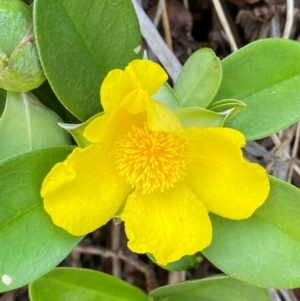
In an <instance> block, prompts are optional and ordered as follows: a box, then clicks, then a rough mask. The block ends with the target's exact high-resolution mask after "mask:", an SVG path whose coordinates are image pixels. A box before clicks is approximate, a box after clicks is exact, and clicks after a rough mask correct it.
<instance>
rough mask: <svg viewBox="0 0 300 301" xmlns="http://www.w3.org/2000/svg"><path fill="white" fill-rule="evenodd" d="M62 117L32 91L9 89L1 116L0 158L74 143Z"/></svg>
mask: <svg viewBox="0 0 300 301" xmlns="http://www.w3.org/2000/svg"><path fill="white" fill-rule="evenodd" d="M61 121H62V120H61V119H60V117H59V116H58V115H56V113H54V112H53V111H51V110H50V109H48V108H47V107H45V106H44V105H43V104H42V103H41V102H40V101H39V100H38V99H37V98H36V97H35V96H34V95H33V94H32V93H30V92H27V93H18V92H7V101H6V106H5V109H4V112H3V115H2V117H1V119H0V141H1V143H0V161H1V160H3V159H6V158H9V157H12V156H15V155H18V154H21V153H25V152H29V151H32V150H36V149H40V148H45V147H51V146H63V145H68V144H71V139H70V136H69V134H68V133H67V132H66V131H65V130H63V129H61V128H60V127H59V125H58V124H57V123H58V122H61Z"/></svg>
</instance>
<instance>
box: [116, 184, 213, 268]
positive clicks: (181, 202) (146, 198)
mask: <svg viewBox="0 0 300 301" xmlns="http://www.w3.org/2000/svg"><path fill="white" fill-rule="evenodd" d="M121 219H122V220H124V221H125V230H126V234H127V237H128V239H129V242H128V247H129V248H130V249H131V250H132V251H133V252H136V253H152V254H153V255H154V257H155V259H156V261H157V262H158V263H159V264H162V265H166V264H167V263H170V262H173V261H176V260H178V259H180V258H181V257H182V256H184V255H192V254H194V253H196V252H197V251H200V250H202V249H204V248H205V247H207V246H208V245H209V244H210V242H211V237H212V227H211V222H210V219H209V216H208V212H207V210H206V208H205V207H204V206H203V204H202V203H201V202H200V201H199V200H198V199H197V198H196V197H195V195H194V194H193V193H192V192H191V191H190V190H189V189H188V188H187V187H186V186H185V185H184V184H182V183H178V185H176V187H174V188H170V189H168V190H166V191H165V192H163V193H162V192H160V193H158V192H157V193H152V194H142V193H141V192H140V191H135V192H133V193H132V194H131V195H130V196H129V197H128V199H127V202H126V205H125V209H124V211H123V213H122V216H121Z"/></svg>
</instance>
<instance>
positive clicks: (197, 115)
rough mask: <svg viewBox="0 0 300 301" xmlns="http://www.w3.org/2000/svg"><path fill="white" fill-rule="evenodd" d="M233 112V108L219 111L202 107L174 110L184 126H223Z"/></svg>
mask: <svg viewBox="0 0 300 301" xmlns="http://www.w3.org/2000/svg"><path fill="white" fill-rule="evenodd" d="M231 112H232V109H231V110H228V111H227V112H221V113H217V112H213V111H209V110H206V109H202V108H182V109H178V110H175V111H174V113H175V115H176V116H177V117H178V118H179V120H180V122H181V124H182V126H183V127H184V128H187V127H190V126H199V127H216V126H219V127H222V126H223V124H224V122H225V120H226V118H227V116H228V115H229V114H230V113H231Z"/></svg>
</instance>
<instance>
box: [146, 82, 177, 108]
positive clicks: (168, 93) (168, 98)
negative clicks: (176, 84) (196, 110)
mask: <svg viewBox="0 0 300 301" xmlns="http://www.w3.org/2000/svg"><path fill="white" fill-rule="evenodd" d="M151 98H152V99H154V100H156V101H159V102H160V103H162V104H163V105H165V106H167V107H168V108H169V109H170V110H176V109H179V108H180V107H181V105H180V101H179V99H178V98H177V95H176V94H175V92H174V90H173V89H172V88H171V87H170V86H169V84H168V83H165V84H163V85H162V86H161V88H160V89H159V90H158V92H157V93H156V94H154V95H153V96H152V97H151Z"/></svg>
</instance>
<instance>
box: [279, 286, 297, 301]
mask: <svg viewBox="0 0 300 301" xmlns="http://www.w3.org/2000/svg"><path fill="white" fill-rule="evenodd" d="M279 291H280V293H281V295H282V297H284V300H285V301H298V299H297V298H296V296H295V295H294V292H293V291H292V290H287V289H280V290H279Z"/></svg>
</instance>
